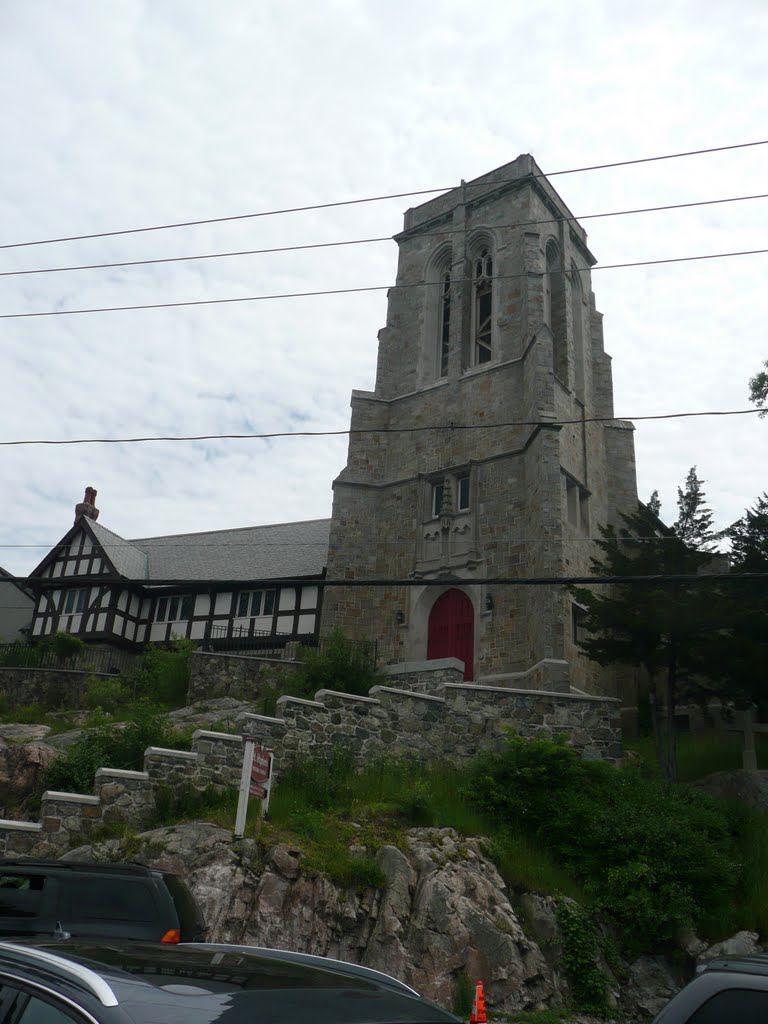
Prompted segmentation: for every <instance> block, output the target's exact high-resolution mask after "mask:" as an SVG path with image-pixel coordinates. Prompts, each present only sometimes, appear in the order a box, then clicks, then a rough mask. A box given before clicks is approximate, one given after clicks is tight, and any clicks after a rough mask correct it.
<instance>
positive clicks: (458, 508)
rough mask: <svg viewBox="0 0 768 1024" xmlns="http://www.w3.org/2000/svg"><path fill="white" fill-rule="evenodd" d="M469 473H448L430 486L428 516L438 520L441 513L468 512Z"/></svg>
mask: <svg viewBox="0 0 768 1024" xmlns="http://www.w3.org/2000/svg"><path fill="white" fill-rule="evenodd" d="M469 480H470V478H469V473H468V472H466V471H464V472H460V473H449V474H446V475H445V476H444V477H441V478H440V479H439V480H434V481H433V482H432V484H431V485H430V507H429V514H430V516H431V517H432V519H437V518H439V516H440V515H442V513H443V512H468V511H469V507H470V486H469Z"/></svg>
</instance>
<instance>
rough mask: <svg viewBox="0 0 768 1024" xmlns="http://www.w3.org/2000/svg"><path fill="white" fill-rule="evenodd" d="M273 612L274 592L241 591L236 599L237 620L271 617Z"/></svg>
mask: <svg viewBox="0 0 768 1024" xmlns="http://www.w3.org/2000/svg"><path fill="white" fill-rule="evenodd" d="M274 610H275V591H274V590H243V591H241V592H240V594H239V595H238V599H237V615H238V618H241V619H245V618H256V617H257V616H259V615H271V614H272V612H273V611H274Z"/></svg>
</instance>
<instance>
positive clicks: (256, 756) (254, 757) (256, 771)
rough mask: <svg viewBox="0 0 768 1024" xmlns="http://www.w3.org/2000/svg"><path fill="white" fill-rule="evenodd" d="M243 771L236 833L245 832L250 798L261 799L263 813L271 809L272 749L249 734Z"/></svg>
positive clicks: (246, 739)
mask: <svg viewBox="0 0 768 1024" xmlns="http://www.w3.org/2000/svg"><path fill="white" fill-rule="evenodd" d="M243 740H244V749H243V771H242V775H241V778H240V794H239V797H238V801H237V814H236V816H235V835H236V836H243V835H244V834H245V821H246V817H247V814H248V798H249V797H251V796H253V797H256V799H257V800H261V813H262V814H266V813H267V811H268V810H269V791H270V788H271V785H272V751H271V750H267V748H266V747H262V746H260V745H259V744H257V743H254V742H253V740H252V739H251V738H250V737H249V736H243Z"/></svg>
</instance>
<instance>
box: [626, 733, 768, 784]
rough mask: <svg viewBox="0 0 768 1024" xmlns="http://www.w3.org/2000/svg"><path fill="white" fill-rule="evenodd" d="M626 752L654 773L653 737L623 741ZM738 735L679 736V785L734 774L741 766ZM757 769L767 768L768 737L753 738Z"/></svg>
mask: <svg viewBox="0 0 768 1024" xmlns="http://www.w3.org/2000/svg"><path fill="white" fill-rule="evenodd" d="M624 747H625V748H626V749H627V750H630V751H633V752H634V753H635V754H637V755H638V756H639V757H640V758H641V760H642V761H643V763H644V764H646V765H647V766H648V768H649V769H650V770H651V771H654V772H658V764H657V761H656V751H655V749H654V746H653V738H652V737H650V736H641V737H640V738H637V739H627V740H625V741H624ZM741 750H742V743H741V735H740V734H738V733H734V734H733V735H723V734H722V733H696V734H694V733H683V734H682V735H680V736H678V740H677V767H678V776H679V779H680V782H694V781H695V780H696V779H701V778H703V777H704V776H705V775H711V774H712V773H713V772H729V771H735V770H736V769H737V768H741V767H742V760H741ZM755 752H756V754H757V767H758V768H761V769H768V735H764V734H763V735H761V734H759V733H758V734H757V735H756V736H755Z"/></svg>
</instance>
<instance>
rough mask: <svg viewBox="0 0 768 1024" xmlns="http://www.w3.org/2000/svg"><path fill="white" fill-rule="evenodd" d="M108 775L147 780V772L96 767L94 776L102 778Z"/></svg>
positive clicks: (118, 777)
mask: <svg viewBox="0 0 768 1024" xmlns="http://www.w3.org/2000/svg"><path fill="white" fill-rule="evenodd" d="M105 776H110V777H111V778H113V779H136V780H137V781H139V782H148V781H149V773H148V772H132V771H130V770H129V769H128V768H97V769H96V778H97V779H103V778H104V777H105Z"/></svg>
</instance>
